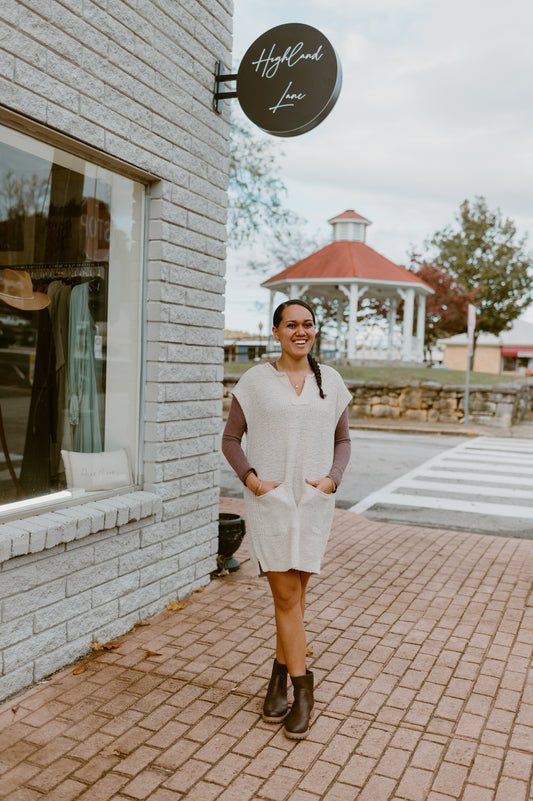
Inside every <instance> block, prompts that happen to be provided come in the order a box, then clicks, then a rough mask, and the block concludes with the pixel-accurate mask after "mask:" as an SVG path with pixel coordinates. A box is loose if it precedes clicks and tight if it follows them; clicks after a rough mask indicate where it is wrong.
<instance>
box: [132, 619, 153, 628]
mask: <svg viewBox="0 0 533 801" xmlns="http://www.w3.org/2000/svg"><path fill="white" fill-rule="evenodd" d="M149 625H150V624H149V623H146V621H145V620H138V621H137V623H135V624H134V626H133V628H134V629H138V628H139V627H140V626H149Z"/></svg>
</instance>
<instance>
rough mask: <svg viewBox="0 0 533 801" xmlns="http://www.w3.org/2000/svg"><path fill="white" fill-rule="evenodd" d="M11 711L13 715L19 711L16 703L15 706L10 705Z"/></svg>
mask: <svg viewBox="0 0 533 801" xmlns="http://www.w3.org/2000/svg"><path fill="white" fill-rule="evenodd" d="M11 711H12V712H13V714H14V715H16V714H17V712H18V711H19V708H18V704H17V706H12V707H11Z"/></svg>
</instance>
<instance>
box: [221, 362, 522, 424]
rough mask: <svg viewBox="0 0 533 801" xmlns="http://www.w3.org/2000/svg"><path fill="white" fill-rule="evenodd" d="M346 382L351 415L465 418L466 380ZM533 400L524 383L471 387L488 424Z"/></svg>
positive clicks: (477, 415) (504, 420)
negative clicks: (449, 382) (447, 381)
mask: <svg viewBox="0 0 533 801" xmlns="http://www.w3.org/2000/svg"><path fill="white" fill-rule="evenodd" d="M238 378H239V377H238V376H231V375H228V376H226V377H225V378H224V405H225V407H226V408H227V407H228V406H229V401H230V393H231V390H232V388H233V387H234V386H235V383H236V381H237V380H238ZM346 386H347V387H348V389H349V390H350V392H351V393H352V397H353V401H352V404H351V406H350V417H351V418H352V419H360V418H369V419H372V420H377V419H379V418H383V419H389V420H399V419H401V420H411V421H413V422H430V423H461V422H462V421H463V420H464V402H465V388H464V386H463V385H455V384H448V385H446V384H444V385H443V384H438V383H437V382H433V381H425V382H419V381H412V382H407V381H406V382H396V383H390V384H384V383H382V382H371V381H366V382H365V381H348V382H346ZM531 403H532V393H531V392H530V387H529V385H528V384H525V383H523V382H518V381H517V382H513V383H509V384H500V385H499V386H495V387H492V386H475V387H471V388H470V396H469V404H468V406H469V420H470V421H471V422H473V423H478V424H484V425H493V426H498V427H506V426H511V425H513V424H514V423H518V422H520V420H524V419H525V418H526V417H527V416H528V415H529V412H530V410H531Z"/></svg>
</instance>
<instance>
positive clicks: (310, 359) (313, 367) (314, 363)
mask: <svg viewBox="0 0 533 801" xmlns="http://www.w3.org/2000/svg"><path fill="white" fill-rule="evenodd" d="M307 361H308V362H309V365H310V367H311V370H312V371H313V373H314V374H315V378H316V383H317V385H318V392H319V394H320V397H321V398H325V397H326V396H325V395H324V390H323V389H322V373H321V372H320V365H319V363H318V362H317V361H316V359H315V358H314V357H313V356H311V354H310V353H308V354H307Z"/></svg>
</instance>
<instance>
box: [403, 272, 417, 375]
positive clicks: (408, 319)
mask: <svg viewBox="0 0 533 801" xmlns="http://www.w3.org/2000/svg"><path fill="white" fill-rule="evenodd" d="M401 294H402V297H403V300H404V309H403V354H402V359H403V361H405V362H408V361H411V359H412V358H413V320H414V310H415V290H414V289H412V288H411V287H409V289H406V290H404V291H402V293H401Z"/></svg>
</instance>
